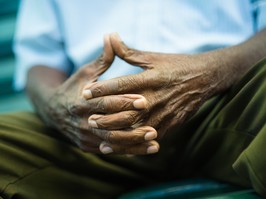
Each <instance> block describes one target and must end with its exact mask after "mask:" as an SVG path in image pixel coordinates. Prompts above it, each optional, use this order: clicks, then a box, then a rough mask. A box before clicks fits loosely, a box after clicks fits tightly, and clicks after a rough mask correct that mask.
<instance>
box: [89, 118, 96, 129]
mask: <svg viewBox="0 0 266 199" xmlns="http://www.w3.org/2000/svg"><path fill="white" fill-rule="evenodd" d="M88 123H89V126H90V127H93V128H98V125H97V122H96V121H95V120H91V119H90V118H89V120H88Z"/></svg>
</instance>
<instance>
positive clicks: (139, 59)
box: [110, 33, 151, 69]
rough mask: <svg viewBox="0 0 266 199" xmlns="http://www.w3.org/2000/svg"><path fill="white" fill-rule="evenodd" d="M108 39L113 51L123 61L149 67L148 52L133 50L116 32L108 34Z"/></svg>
mask: <svg viewBox="0 0 266 199" xmlns="http://www.w3.org/2000/svg"><path fill="white" fill-rule="evenodd" d="M110 41H111V44H112V47H113V51H114V53H115V54H116V55H117V56H118V57H120V58H121V59H122V60H124V61H125V62H127V63H129V64H131V65H135V66H139V67H141V68H143V69H149V68H151V64H150V61H149V60H150V59H149V58H150V56H149V54H150V53H148V52H144V51H139V50H135V49H132V48H129V47H128V46H127V45H126V44H125V43H124V42H123V41H122V40H121V39H120V36H119V35H118V33H112V34H110Z"/></svg>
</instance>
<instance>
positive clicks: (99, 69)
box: [27, 36, 159, 154]
mask: <svg viewBox="0 0 266 199" xmlns="http://www.w3.org/2000/svg"><path fill="white" fill-rule="evenodd" d="M113 60H114V52H113V50H112V47H111V43H110V39H109V37H108V36H106V37H105V39H104V51H103V53H102V55H101V56H100V57H99V58H98V59H97V60H95V61H94V62H92V63H89V64H86V65H85V66H83V67H82V68H80V69H79V70H78V71H77V72H76V73H75V74H73V75H72V76H71V77H70V78H68V79H66V76H65V75H64V74H63V73H62V72H59V71H57V70H55V69H51V68H48V67H44V66H36V67H33V68H32V69H31V70H30V72H29V78H28V82H27V91H28V93H29V95H30V97H31V99H32V101H33V103H34V105H35V107H36V110H37V112H38V113H39V115H40V116H41V117H42V119H43V120H44V121H45V123H46V124H47V125H48V126H51V127H53V128H56V129H57V130H59V131H60V132H61V133H62V134H63V135H65V136H66V137H68V138H69V139H70V140H71V141H72V142H73V143H75V144H76V145H77V146H78V147H79V148H80V149H82V150H83V151H86V152H92V153H106V154H108V153H122V154H147V153H149V152H147V148H148V147H149V146H151V147H153V146H155V148H159V145H158V143H157V142H156V141H154V140H153V139H155V138H156V137H157V132H156V130H155V129H153V128H152V127H149V126H144V127H139V128H136V129H134V132H135V133H130V134H128V136H125V134H127V131H130V132H132V129H116V127H115V126H114V128H113V129H112V130H103V129H95V128H90V127H89V125H88V118H89V116H90V115H92V114H97V113H99V114H108V113H109V114H110V113H115V112H120V111H123V110H125V109H128V108H132V109H141V108H144V106H143V104H142V103H134V102H136V101H137V100H138V101H139V100H141V101H142V102H143V100H144V101H145V99H144V98H143V97H142V96H141V95H117V96H107V97H102V98H98V99H97V98H96V99H94V100H96V104H97V106H95V107H90V106H88V104H87V101H86V99H85V98H84V93H82V92H83V88H84V86H85V85H86V84H88V83H92V82H95V81H97V79H98V77H99V76H100V75H101V74H102V73H104V72H105V71H106V70H107V69H108V68H109V67H110V65H111V64H112V62H113ZM87 94H90V93H87ZM85 95H86V93H85ZM138 101H137V102H138ZM136 104H137V106H136ZM103 107H104V109H103ZM92 131H99V132H97V133H96V132H92ZM95 134H103V135H105V136H106V137H105V139H104V140H108V142H109V143H113V144H115V145H116V146H117V147H116V149H115V150H114V149H111V148H104V149H103V148H101V151H100V145H101V146H104V145H103V143H104V140H103V139H101V138H99V137H98V136H95ZM132 140H134V141H133V144H132ZM129 143H130V144H129Z"/></svg>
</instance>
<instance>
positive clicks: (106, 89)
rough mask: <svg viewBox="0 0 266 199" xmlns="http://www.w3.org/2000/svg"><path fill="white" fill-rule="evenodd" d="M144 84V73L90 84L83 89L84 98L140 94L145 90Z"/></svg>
mask: <svg viewBox="0 0 266 199" xmlns="http://www.w3.org/2000/svg"><path fill="white" fill-rule="evenodd" d="M143 82H144V76H143V73H139V74H134V75H127V76H122V77H119V78H114V79H110V80H104V81H100V82H94V83H91V82H88V83H87V84H86V85H85V86H84V88H83V96H84V98H85V99H91V98H95V97H101V96H106V95H117V94H125V93H138V92H140V91H141V90H142V89H143V84H142V83H143Z"/></svg>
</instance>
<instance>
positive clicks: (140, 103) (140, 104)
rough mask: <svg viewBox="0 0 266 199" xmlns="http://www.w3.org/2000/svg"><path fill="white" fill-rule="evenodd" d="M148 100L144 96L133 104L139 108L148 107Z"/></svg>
mask: <svg viewBox="0 0 266 199" xmlns="http://www.w3.org/2000/svg"><path fill="white" fill-rule="evenodd" d="M146 104H147V101H146V99H144V98H141V99H137V100H135V101H134V102H133V106H134V107H135V108H138V109H143V108H146Z"/></svg>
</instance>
